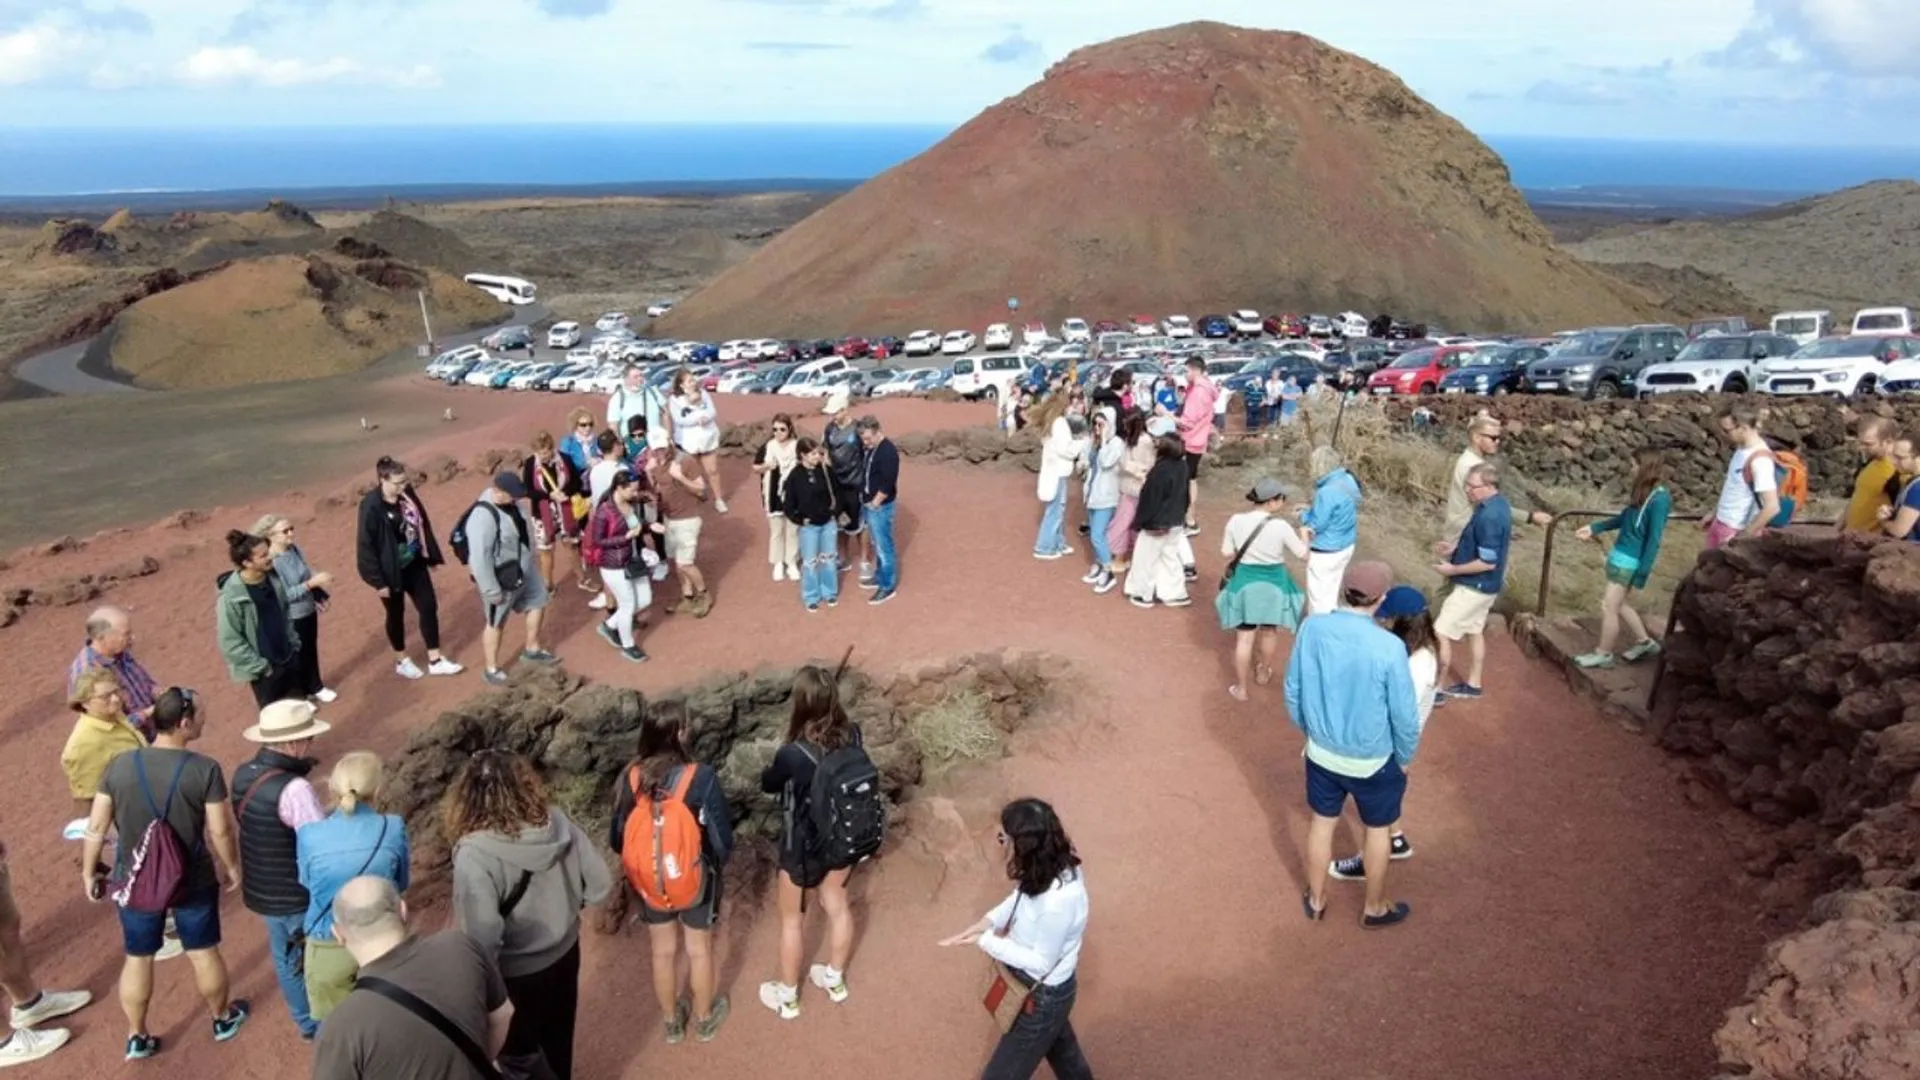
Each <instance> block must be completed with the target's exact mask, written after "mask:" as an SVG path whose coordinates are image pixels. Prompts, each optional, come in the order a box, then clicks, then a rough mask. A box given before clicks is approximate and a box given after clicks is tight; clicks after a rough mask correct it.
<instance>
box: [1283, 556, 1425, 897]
mask: <svg viewBox="0 0 1920 1080" xmlns="http://www.w3.org/2000/svg"><path fill="white" fill-rule="evenodd" d="M1392 587H1393V568H1392V567H1390V566H1388V565H1387V564H1386V563H1381V562H1359V563H1353V564H1351V565H1349V566H1348V567H1347V570H1346V573H1345V574H1344V575H1343V576H1342V578H1341V581H1340V598H1339V599H1340V606H1339V608H1338V610H1335V611H1330V612H1328V613H1326V614H1325V615H1316V616H1314V617H1313V618H1310V619H1307V620H1306V621H1305V622H1303V623H1301V624H1300V632H1299V634H1298V635H1297V636H1296V637H1295V638H1294V642H1293V654H1292V656H1291V657H1290V658H1289V659H1288V662H1287V678H1286V694H1287V715H1288V717H1290V718H1291V719H1292V720H1293V724H1294V726H1295V727H1297V728H1299V729H1300V730H1301V731H1303V732H1305V733H1306V736H1307V745H1306V749H1305V751H1304V754H1303V756H1304V757H1305V758H1306V762H1307V806H1308V808H1309V809H1311V810H1312V811H1313V822H1312V824H1310V825H1309V826H1308V828H1307V892H1306V895H1305V896H1303V897H1302V898H1301V904H1302V906H1303V908H1304V910H1305V911H1306V915H1307V918H1309V919H1313V920H1318V919H1320V918H1321V917H1323V916H1324V915H1325V914H1326V910H1327V877H1328V866H1329V864H1330V863H1331V862H1332V859H1333V831H1334V827H1335V826H1336V825H1338V824H1339V823H1340V812H1341V810H1342V809H1344V808H1345V806H1346V802H1347V798H1348V797H1349V796H1351V797H1352V798H1353V802H1354V807H1355V809H1357V810H1358V811H1359V812H1360V824H1361V825H1363V826H1365V828H1366V839H1365V845H1364V847H1363V848H1362V852H1363V856H1362V862H1363V863H1364V865H1365V867H1366V877H1367V901H1366V907H1365V908H1364V909H1363V910H1362V912H1361V918H1360V924H1361V925H1362V926H1364V927H1366V928H1367V929H1369V930H1374V929H1381V928H1384V927H1388V926H1395V925H1398V924H1399V923H1401V922H1404V921H1405V920H1406V918H1407V916H1408V915H1409V914H1411V913H1412V910H1413V909H1412V908H1411V906H1409V905H1408V904H1407V903H1405V902H1404V901H1398V902H1391V903H1390V902H1389V901H1388V900H1387V864H1388V862H1389V860H1390V858H1391V850H1392V842H1393V841H1392V829H1393V826H1394V824H1395V823H1396V822H1398V821H1399V820H1400V800H1401V797H1402V796H1404V795H1405V794H1406V790H1407V774H1406V772H1405V767H1406V766H1407V765H1408V764H1410V763H1411V762H1412V761H1413V753H1414V749H1415V748H1416V747H1417V746H1418V745H1419V742H1420V711H1419V708H1418V702H1417V701H1416V700H1415V699H1414V691H1413V675H1412V674H1411V673H1410V672H1409V670H1408V668H1407V648H1406V646H1405V645H1403V644H1402V643H1401V641H1400V639H1399V638H1397V637H1394V636H1393V634H1392V633H1391V632H1390V631H1388V630H1387V629H1386V628H1385V627H1383V626H1381V625H1380V624H1379V623H1377V622H1375V621H1374V620H1373V613H1374V611H1375V610H1377V609H1378V608H1379V607H1380V601H1381V599H1382V598H1384V597H1385V596H1386V594H1387V590H1388V589H1390V588H1392Z"/></svg>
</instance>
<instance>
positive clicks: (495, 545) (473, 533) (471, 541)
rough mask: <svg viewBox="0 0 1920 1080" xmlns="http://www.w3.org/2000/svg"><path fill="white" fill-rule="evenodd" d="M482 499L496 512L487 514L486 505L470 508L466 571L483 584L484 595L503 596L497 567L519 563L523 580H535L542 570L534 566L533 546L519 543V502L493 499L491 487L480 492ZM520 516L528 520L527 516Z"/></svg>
mask: <svg viewBox="0 0 1920 1080" xmlns="http://www.w3.org/2000/svg"><path fill="white" fill-rule="evenodd" d="M480 501H481V502H483V503H486V504H487V505H488V506H491V507H493V509H494V510H495V511H497V512H496V513H492V514H489V513H487V507H486V506H473V507H469V508H468V510H467V570H468V571H470V572H471V573H472V574H473V580H474V582H475V583H476V584H478V585H479V586H480V595H481V596H500V595H501V594H502V593H505V592H506V591H507V590H505V589H502V588H501V587H500V579H499V577H498V576H496V573H495V571H494V567H496V566H504V565H506V564H507V563H519V564H520V580H521V581H523V582H525V581H531V580H533V575H534V574H536V573H538V572H539V571H538V570H537V569H536V568H535V567H534V565H533V547H532V545H530V544H523V543H521V542H520V530H519V528H518V527H516V526H515V525H514V523H513V516H514V515H515V514H517V513H519V512H520V506H519V504H518V503H509V504H507V505H506V506H501V505H500V504H498V503H496V502H494V501H493V489H492V488H488V489H487V490H486V491H485V492H482V493H481V495H480ZM521 519H522V520H525V515H522V517H521Z"/></svg>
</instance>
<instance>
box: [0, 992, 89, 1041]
mask: <svg viewBox="0 0 1920 1080" xmlns="http://www.w3.org/2000/svg"><path fill="white" fill-rule="evenodd" d="M91 1001H93V994H92V993H90V992H88V991H86V990H65V991H62V990H42V991H40V1000H39V1001H36V1002H34V1003H33V1004H32V1005H31V1006H29V1007H27V1008H21V1007H20V1006H18V1005H15V1006H14V1007H13V1015H12V1016H11V1017H9V1019H10V1020H11V1021H12V1022H13V1027H14V1030H16V1031H18V1030H19V1029H21V1028H30V1027H34V1026H36V1025H38V1024H41V1023H43V1022H45V1021H48V1020H52V1019H54V1018H56V1017H61V1016H65V1015H67V1014H68V1013H77V1012H79V1011H80V1010H81V1009H84V1008H86V1007H87V1005H88V1003H90V1002H91Z"/></svg>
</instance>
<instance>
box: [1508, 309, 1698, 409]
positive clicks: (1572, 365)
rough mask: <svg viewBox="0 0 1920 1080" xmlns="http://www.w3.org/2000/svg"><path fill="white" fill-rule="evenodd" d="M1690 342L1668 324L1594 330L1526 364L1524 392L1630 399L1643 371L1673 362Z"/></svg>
mask: <svg viewBox="0 0 1920 1080" xmlns="http://www.w3.org/2000/svg"><path fill="white" fill-rule="evenodd" d="M1686 340H1687V332H1686V331H1684V330H1682V329H1680V328H1679V327H1677V326H1673V325H1670V324H1666V323H1658V324H1647V325H1642V326H1631V327H1621V326H1596V327H1591V328H1589V329H1586V330H1582V331H1581V332H1579V333H1578V334H1575V335H1574V336H1573V337H1570V338H1568V339H1566V341H1564V342H1562V343H1561V345H1560V347H1559V348H1557V349H1555V350H1553V351H1552V352H1551V353H1549V354H1548V355H1547V356H1546V357H1545V358H1543V359H1540V360H1535V361H1534V362H1533V363H1532V364H1530V365H1528V367H1527V380H1526V388H1527V390H1528V391H1529V392H1530V393H1536V394H1574V395H1576V396H1579V397H1586V398H1615V397H1623V396H1625V397H1631V396H1632V395H1633V393H1634V385H1635V380H1636V379H1637V378H1638V376H1639V374H1640V371H1641V369H1643V368H1645V367H1646V366H1647V365H1648V364H1658V363H1662V362H1664V361H1667V360H1671V359H1673V358H1674V357H1675V356H1676V355H1678V354H1679V352H1680V349H1681V348H1682V347H1683V346H1685V344H1686Z"/></svg>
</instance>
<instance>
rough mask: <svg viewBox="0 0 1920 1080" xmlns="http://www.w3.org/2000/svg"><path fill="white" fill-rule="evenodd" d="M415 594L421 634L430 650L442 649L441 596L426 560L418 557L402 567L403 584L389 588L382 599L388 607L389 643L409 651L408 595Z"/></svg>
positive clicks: (395, 648)
mask: <svg viewBox="0 0 1920 1080" xmlns="http://www.w3.org/2000/svg"><path fill="white" fill-rule="evenodd" d="M409 596H411V597H413V610H414V611H415V612H417V613H418V614H419V616H420V637H421V638H422V639H423V640H425V641H426V643H427V651H428V652H438V651H440V598H439V597H437V596H435V595H434V592H433V574H432V572H431V571H429V570H428V569H427V564H426V563H425V562H424V561H423V560H420V559H415V560H414V561H413V562H410V563H408V564H407V567H406V569H404V570H402V571H400V587H399V588H397V589H389V590H387V595H385V596H383V597H381V598H380V602H381V603H382V604H383V605H385V606H386V609H387V644H389V645H391V646H393V651H394V652H397V653H403V652H406V651H407V597H409Z"/></svg>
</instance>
